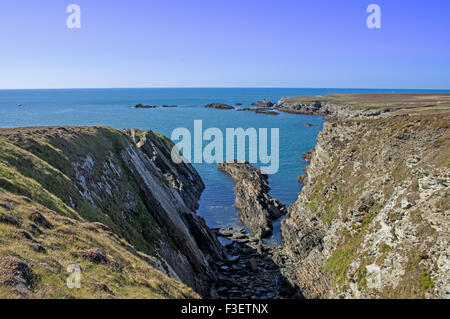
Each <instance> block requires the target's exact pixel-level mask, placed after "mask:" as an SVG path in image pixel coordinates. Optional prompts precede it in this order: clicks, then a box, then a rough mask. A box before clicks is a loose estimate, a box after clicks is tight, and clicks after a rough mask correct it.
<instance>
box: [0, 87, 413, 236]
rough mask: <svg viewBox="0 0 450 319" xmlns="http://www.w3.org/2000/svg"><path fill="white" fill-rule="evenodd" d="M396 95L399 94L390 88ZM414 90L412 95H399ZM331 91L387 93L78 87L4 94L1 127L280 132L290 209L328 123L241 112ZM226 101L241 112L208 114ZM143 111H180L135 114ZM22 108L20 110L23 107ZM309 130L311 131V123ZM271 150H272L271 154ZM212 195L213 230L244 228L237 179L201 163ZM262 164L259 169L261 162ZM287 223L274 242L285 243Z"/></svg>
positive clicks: (282, 182) (209, 217)
mask: <svg viewBox="0 0 450 319" xmlns="http://www.w3.org/2000/svg"><path fill="white" fill-rule="evenodd" d="M389 92H392V90H390V91H389ZM399 92H400V93H401V92H405V93H406V92H408V91H399ZM330 93H384V91H382V90H356V89H355V90H339V89H244V88H242V89H86V90H81V89H74V90H0V114H1V116H0V127H3V128H5V127H25V126H63V125H64V126H91V125H105V126H110V127H113V128H117V129H123V128H138V129H143V130H148V129H150V130H153V131H156V132H158V133H161V134H164V135H167V136H169V137H170V135H171V133H172V131H173V130H174V129H176V128H180V127H183V128H187V129H189V130H192V131H193V126H194V121H195V120H202V122H203V127H204V128H205V129H206V128H213V127H214V128H218V129H220V130H221V131H223V132H224V133H225V130H226V128H239V127H241V128H243V129H247V128H255V129H259V128H268V129H270V128H279V134H280V137H279V138H280V140H279V146H280V149H279V163H280V166H279V170H278V172H277V173H276V174H273V175H270V177H269V184H270V187H271V191H270V195H271V196H273V197H275V198H277V199H279V200H280V201H281V202H282V203H284V204H285V205H286V206H289V205H290V204H292V203H293V202H294V201H295V200H296V199H297V197H298V194H299V192H300V190H301V184H299V182H298V181H297V177H298V176H299V175H300V174H302V169H303V168H304V167H306V165H307V162H305V161H304V160H303V159H302V158H301V155H302V154H303V153H305V152H307V151H309V150H310V149H312V148H313V147H314V145H315V143H316V137H317V135H318V133H319V132H320V131H321V130H322V125H323V122H324V121H323V119H322V118H321V117H318V116H306V115H295V114H287V113H280V114H279V115H277V116H272V115H267V114H258V113H255V112H248V111H243V112H239V111H237V109H239V108H245V107H249V106H250V104H251V103H253V102H256V101H260V100H262V99H264V98H266V99H268V100H270V101H272V102H275V103H276V102H277V101H278V100H279V99H280V98H281V97H282V96H315V95H320V94H330ZM214 102H220V103H226V104H229V105H233V106H235V105H236V104H238V103H239V104H242V105H239V106H236V109H234V110H220V109H209V108H208V109H207V108H204V107H203V106H204V105H205V104H208V103H214ZM139 103H141V104H143V105H157V106H162V105H170V106H173V105H176V106H178V107H158V108H139V109H136V108H132V106H134V105H136V104H139ZM18 105H21V106H18ZM307 124H308V125H307ZM269 149H270V148H269ZM194 166H195V168H196V169H197V170H198V171H199V173H200V175H201V177H202V179H203V181H204V182H205V185H206V189H205V191H204V193H203V195H202V198H201V201H200V208H199V209H198V214H199V215H201V216H202V217H203V218H205V220H206V222H207V224H208V225H209V226H210V227H212V228H215V227H228V226H234V225H238V226H241V227H243V225H242V224H241V223H240V221H239V218H238V216H237V213H236V209H235V207H234V200H235V195H234V192H233V188H234V185H235V183H234V181H233V180H232V179H231V177H229V176H228V175H226V174H225V173H223V172H221V171H219V170H218V169H217V165H216V164H215V163H214V164H207V163H195V164H194ZM255 166H260V165H259V163H257V164H256V165H255ZM280 222H281V220H280V219H279V220H277V221H275V222H274V233H273V235H272V237H270V238H268V239H267V240H266V243H267V244H271V243H275V244H277V243H280V242H281V235H280Z"/></svg>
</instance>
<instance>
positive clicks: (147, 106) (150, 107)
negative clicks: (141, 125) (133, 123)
mask: <svg viewBox="0 0 450 319" xmlns="http://www.w3.org/2000/svg"><path fill="white" fill-rule="evenodd" d="M133 108H134V109H154V108H157V106H156V105H143V104H136V105H135V106H133Z"/></svg>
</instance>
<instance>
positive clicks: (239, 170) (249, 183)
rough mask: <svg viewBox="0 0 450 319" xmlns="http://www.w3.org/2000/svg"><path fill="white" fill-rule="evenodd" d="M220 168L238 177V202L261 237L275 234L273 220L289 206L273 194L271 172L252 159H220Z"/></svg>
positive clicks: (245, 220)
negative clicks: (239, 160) (230, 160)
mask: <svg viewBox="0 0 450 319" xmlns="http://www.w3.org/2000/svg"><path fill="white" fill-rule="evenodd" d="M218 168H219V169H220V170H222V171H224V172H226V173H227V174H229V175H230V176H231V177H232V178H233V179H234V180H235V181H236V187H235V188H234V192H235V194H236V200H235V206H236V208H237V209H238V214H239V217H240V218H241V220H242V222H243V223H244V224H245V225H246V226H247V227H248V228H249V229H250V230H251V231H252V232H253V233H254V234H255V235H256V236H257V237H258V238H265V237H268V236H270V235H271V234H272V231H273V225H272V220H273V219H277V218H279V217H281V216H282V215H284V214H285V213H286V207H285V206H284V204H282V203H281V202H280V201H279V200H277V199H275V198H272V197H271V196H270V195H269V194H268V192H269V190H270V187H269V183H268V181H267V179H268V176H267V174H265V173H263V172H262V171H261V170H260V169H259V168H255V167H253V166H252V165H251V164H249V163H248V162H238V161H234V162H227V163H219V164H218Z"/></svg>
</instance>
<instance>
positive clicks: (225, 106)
mask: <svg viewBox="0 0 450 319" xmlns="http://www.w3.org/2000/svg"><path fill="white" fill-rule="evenodd" d="M205 107H206V108H208V109H219V110H233V109H234V107H233V106H231V105H228V104H224V103H210V104H206V105H205Z"/></svg>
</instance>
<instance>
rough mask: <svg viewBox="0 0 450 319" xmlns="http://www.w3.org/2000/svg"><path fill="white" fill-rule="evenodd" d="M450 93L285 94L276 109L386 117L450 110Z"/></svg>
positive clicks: (363, 116) (319, 113)
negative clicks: (286, 95) (308, 95)
mask: <svg viewBox="0 0 450 319" xmlns="http://www.w3.org/2000/svg"><path fill="white" fill-rule="evenodd" d="M449 108H450V95H449V94H426V93H424V94H328V95H321V96H316V97H307V96H301V97H283V98H281V99H280V100H279V101H278V103H277V105H276V109H278V110H280V111H284V112H289V113H298V114H311V115H324V116H327V117H330V118H334V119H346V118H367V117H385V116H391V115H393V114H396V115H400V114H409V113H433V114H436V113H448V111H449Z"/></svg>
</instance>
